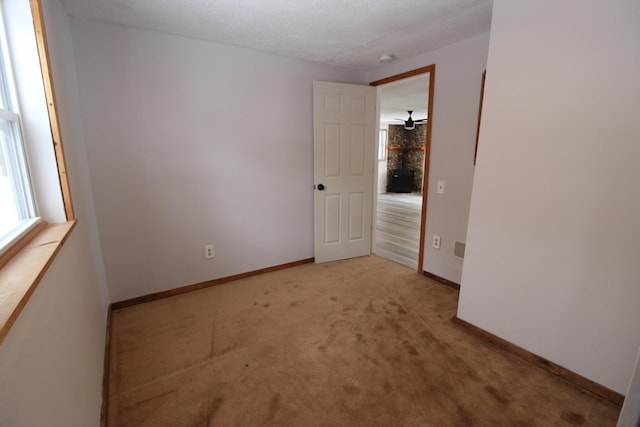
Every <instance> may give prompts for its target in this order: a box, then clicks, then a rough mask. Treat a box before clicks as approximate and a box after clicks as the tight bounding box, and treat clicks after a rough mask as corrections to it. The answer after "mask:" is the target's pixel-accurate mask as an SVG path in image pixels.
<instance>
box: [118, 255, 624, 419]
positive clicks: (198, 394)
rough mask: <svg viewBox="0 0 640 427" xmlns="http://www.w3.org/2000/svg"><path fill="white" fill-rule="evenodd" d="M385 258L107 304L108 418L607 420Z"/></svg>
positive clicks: (613, 410)
mask: <svg viewBox="0 0 640 427" xmlns="http://www.w3.org/2000/svg"><path fill="white" fill-rule="evenodd" d="M457 297H458V293H457V291H455V290H453V289H451V288H448V287H446V286H443V285H440V284H438V283H436V282H433V281H431V280H429V279H427V278H425V277H422V276H420V275H419V274H417V273H416V272H415V271H413V270H410V269H408V268H406V267H404V266H401V265H399V264H396V263H394V262H391V261H388V260H386V259H383V258H381V257H377V256H369V257H364V258H357V259H352V260H346V261H339V262H334V263H327V264H307V265H302V266H299V267H295V268H290V269H287V270H281V271H277V272H273V273H268V274H264V275H260V276H255V277H251V278H248V279H242V280H239V281H236V282H232V283H227V284H224V285H219V286H215V287H211V288H207V289H203V290H199V291H196V292H191V293H188V294H182V295H178V296H174V297H171V298H167V299H162V300H157V301H154V302H150V303H145V304H141V305H137V306H133V307H129V308H124V309H120V310H117V311H114V312H113V315H112V325H111V347H110V350H111V354H110V371H109V380H110V393H109V410H108V425H109V426H154V427H158V426H193V427H199V426H575V425H583V426H598V427H604V426H614V425H615V424H616V420H617V417H618V415H619V412H620V407H618V406H616V405H615V404H613V403H610V402H609V401H607V400H605V399H602V398H600V397H598V396H594V395H592V394H590V393H588V392H585V391H583V390H581V389H579V388H576V387H575V386H573V385H571V384H569V383H567V382H565V381H564V380H562V379H561V378H559V377H557V376H555V375H553V374H550V373H548V372H546V371H544V370H542V369H540V368H538V367H536V366H534V365H532V364H530V363H528V362H526V361H524V360H522V359H519V358H518V357H516V356H513V355H511V354H509V353H505V352H503V351H501V350H499V349H497V348H496V347H493V346H491V345H489V344H486V343H485V342H483V341H481V340H479V339H477V338H475V337H473V336H471V335H469V334H468V333H467V332H465V331H464V330H463V329H462V328H461V327H459V326H457V325H455V324H453V323H452V322H451V321H450V319H451V318H452V317H453V316H454V315H455V313H456V305H457Z"/></svg>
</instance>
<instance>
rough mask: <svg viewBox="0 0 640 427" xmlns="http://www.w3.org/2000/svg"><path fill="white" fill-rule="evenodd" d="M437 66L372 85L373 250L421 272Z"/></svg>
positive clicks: (396, 76) (389, 78) (379, 81)
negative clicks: (375, 135)
mask: <svg viewBox="0 0 640 427" xmlns="http://www.w3.org/2000/svg"><path fill="white" fill-rule="evenodd" d="M434 80H435V65H430V66H428V67H423V68H419V69H416V70H413V71H409V72H406V73H402V74H398V75H395V76H391V77H388V78H385V79H382V80H378V81H375V82H372V83H371V85H372V86H378V87H379V99H380V121H379V123H380V128H381V129H380V146H379V149H378V167H377V171H378V180H377V186H376V196H377V197H376V209H375V210H374V221H375V222H374V224H375V226H374V236H375V237H374V252H375V253H376V254H378V255H379V256H383V257H385V258H388V259H390V260H392V261H395V262H398V263H400V264H403V265H405V266H407V267H409V268H412V269H416V270H418V272H419V273H422V270H423V261H424V230H425V225H426V208H427V195H428V192H427V189H428V184H429V158H430V151H431V150H430V148H431V127H432V112H433V87H434Z"/></svg>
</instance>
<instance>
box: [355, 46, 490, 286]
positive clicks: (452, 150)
mask: <svg viewBox="0 0 640 427" xmlns="http://www.w3.org/2000/svg"><path fill="white" fill-rule="evenodd" d="M488 45H489V34H483V35H480V36H477V37H473V38H471V39H468V40H465V41H462V42H459V43H455V44H452V45H449V46H447V47H444V48H442V49H438V50H435V51H433V52H429V53H426V54H424V55H420V56H416V57H413V58H410V59H407V60H404V61H398V62H396V63H392V64H389V65H386V66H382V67H380V68H377V69H375V70H373V71H371V72H368V73H367V75H366V77H367V81H375V80H378V79H381V78H384V77H389V76H392V75H395V74H400V73H402V72H405V71H409V70H413V69H416V68H420V67H424V66H427V65H431V64H435V65H436V72H435V86H434V100H433V102H434V104H433V117H432V118H433V125H432V126H433V127H432V131H431V161H430V172H429V188H428V205H427V226H426V230H425V236H426V238H425V242H426V243H425V254H424V269H425V270H426V271H428V272H430V273H433V274H436V275H438V276H440V277H444V278H445V279H448V280H451V281H453V282H455V283H460V278H461V275H462V260H460V259H458V258H455V257H454V256H453V248H454V242H455V241H459V242H463V243H464V242H465V241H466V235H467V220H468V217H469V205H470V201H471V187H472V185H473V174H474V166H473V155H474V151H475V141H476V131H477V127H478V105H479V102H480V88H481V84H482V73H483V71H484V69H485V66H486V61H487V48H488ZM439 179H443V180H445V194H436V184H437V180H439ZM434 234H438V235H440V237H441V248H440V250H436V249H433V248H432V247H431V244H430V242H431V240H432V239H431V236H432V235H434Z"/></svg>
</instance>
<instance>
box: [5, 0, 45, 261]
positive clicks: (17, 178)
mask: <svg viewBox="0 0 640 427" xmlns="http://www.w3.org/2000/svg"><path fill="white" fill-rule="evenodd" d="M18 113H19V110H18V102H17V98H16V91H15V85H14V80H13V74H12V69H11V63H10V60H9V51H8V44H7V38H6V32H5V28H4V17H3V16H2V10H1V8H0V253H2V252H3V250H4V249H5V248H6V247H7V246H8V245H9V244H10V243H11V242H12V241H13V240H14V239H15V238H17V237H18V236H19V235H21V233H23V232H24V231H26V230H28V229H29V228H30V227H31V226H33V225H34V224H35V223H36V222H37V221H38V218H37V215H36V209H35V204H34V201H33V194H32V191H31V183H30V180H29V173H28V167H27V160H26V155H25V147H24V143H23V139H22V134H23V133H22V129H21V125H20V115H19V114H18Z"/></svg>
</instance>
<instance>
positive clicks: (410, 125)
mask: <svg viewBox="0 0 640 427" xmlns="http://www.w3.org/2000/svg"><path fill="white" fill-rule="evenodd" d="M407 113H409V118H408V119H407V120H404V119H396V120H402V121H403V122H404V128H405V129H406V130H414V129H415V128H416V123H422V122H426V121H427V119H417V120H413V118H411V114H413V110H407Z"/></svg>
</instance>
